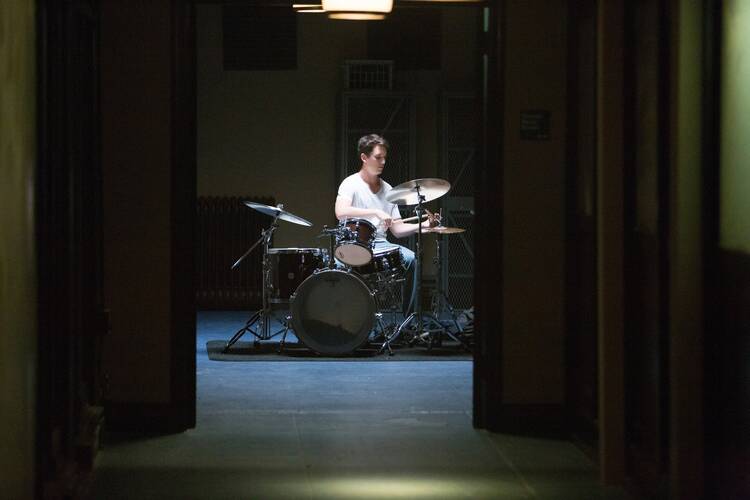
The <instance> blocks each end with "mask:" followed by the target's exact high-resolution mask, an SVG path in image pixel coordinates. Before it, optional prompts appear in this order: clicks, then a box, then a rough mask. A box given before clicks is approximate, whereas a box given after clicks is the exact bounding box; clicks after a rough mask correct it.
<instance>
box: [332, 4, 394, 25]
mask: <svg viewBox="0 0 750 500" xmlns="http://www.w3.org/2000/svg"><path fill="white" fill-rule="evenodd" d="M391 9H393V0H323V10H325V11H326V12H328V17H330V18H331V19H351V20H356V21H375V20H380V19H385V15H386V14H388V13H389V12H390V11H391Z"/></svg>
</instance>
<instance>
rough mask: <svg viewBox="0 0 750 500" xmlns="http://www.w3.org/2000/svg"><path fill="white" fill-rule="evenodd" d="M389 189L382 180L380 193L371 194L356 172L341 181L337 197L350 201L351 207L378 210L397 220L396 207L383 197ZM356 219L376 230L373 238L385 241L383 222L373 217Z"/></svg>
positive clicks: (389, 186)
mask: <svg viewBox="0 0 750 500" xmlns="http://www.w3.org/2000/svg"><path fill="white" fill-rule="evenodd" d="M391 189H392V188H391V185H390V184H388V183H387V182H385V181H384V180H383V179H380V191H378V192H377V193H373V192H372V191H371V190H370V186H368V185H367V183H366V182H365V181H364V180H363V179H362V177H361V176H360V175H359V172H357V173H355V174H352V175H350V176H349V177H347V178H346V179H344V180H343V181H341V184H340V185H339V192H338V195H339V196H341V197H342V198H345V199H347V200H352V206H353V207H356V208H367V209H369V208H378V209H380V210H382V211H383V212H385V213H387V214H391V217H393V218H394V219H397V218H399V217H401V214H400V213H399V211H398V205H394V204H393V203H391V202H389V201H387V200H386V199H385V196H386V195H387V194H388V191H390V190H391ZM347 218H348V217H347ZM357 218H361V219H365V220H367V221H368V222H370V223H371V224H372V225H373V226H375V227H376V228H377V234H376V236H375V237H376V238H377V239H385V237H386V234H385V224H383V221H381V220H380V219H379V218H377V217H376V216H374V215H371V216H369V217H357ZM342 220H343V219H342Z"/></svg>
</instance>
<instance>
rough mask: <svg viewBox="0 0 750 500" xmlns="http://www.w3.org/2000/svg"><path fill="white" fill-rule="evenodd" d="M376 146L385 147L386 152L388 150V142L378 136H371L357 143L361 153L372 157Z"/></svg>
mask: <svg viewBox="0 0 750 500" xmlns="http://www.w3.org/2000/svg"><path fill="white" fill-rule="evenodd" d="M375 146H383V147H384V148H385V149H386V150H387V149H388V147H389V146H388V141H386V140H385V139H384V138H383V137H381V136H379V135H378V134H369V135H365V136H363V137H360V138H359V141H358V142H357V149H358V150H359V152H360V153H364V154H366V155H367V156H370V154H371V153H372V150H373V149H375Z"/></svg>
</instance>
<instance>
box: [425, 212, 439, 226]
mask: <svg viewBox="0 0 750 500" xmlns="http://www.w3.org/2000/svg"><path fill="white" fill-rule="evenodd" d="M425 212H427V221H428V222H429V227H435V226H438V225H440V214H439V213H437V214H434V213H432V212H430V211H429V210H427V209H425Z"/></svg>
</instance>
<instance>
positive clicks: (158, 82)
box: [100, 0, 171, 403]
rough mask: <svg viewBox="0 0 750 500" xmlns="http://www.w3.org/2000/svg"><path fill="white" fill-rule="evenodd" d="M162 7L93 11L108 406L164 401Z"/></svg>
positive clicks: (166, 74) (165, 86) (110, 1)
mask: <svg viewBox="0 0 750 500" xmlns="http://www.w3.org/2000/svg"><path fill="white" fill-rule="evenodd" d="M169 5H170V2H169V0H160V1H153V0H141V1H137V2H136V1H133V2H128V7H127V9H125V8H123V7H122V2H118V1H116V0H105V1H103V2H102V3H101V32H100V33H101V107H102V169H103V209H104V277H105V280H104V288H105V303H106V304H107V306H108V307H109V308H110V310H111V321H112V334H111V335H109V336H108V337H106V339H105V343H104V354H103V356H104V367H105V368H104V370H105V372H106V374H107V376H108V377H109V394H108V398H109V399H110V400H111V401H113V402H136V403H166V402H168V401H169V398H170V392H169V389H170V385H169V384H170V379H169V367H170V346H169V339H170V316H169V314H170V258H169V256H170V225H169V220H170V219H169V217H170V212H169V200H170V169H171V153H170V147H171V135H170V126H171V124H170V120H169V113H170V98H171V95H170V83H171V82H170V67H171V63H170V41H171V40H170V33H169V30H168V29H165V28H164V27H165V26H170V16H169Z"/></svg>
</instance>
